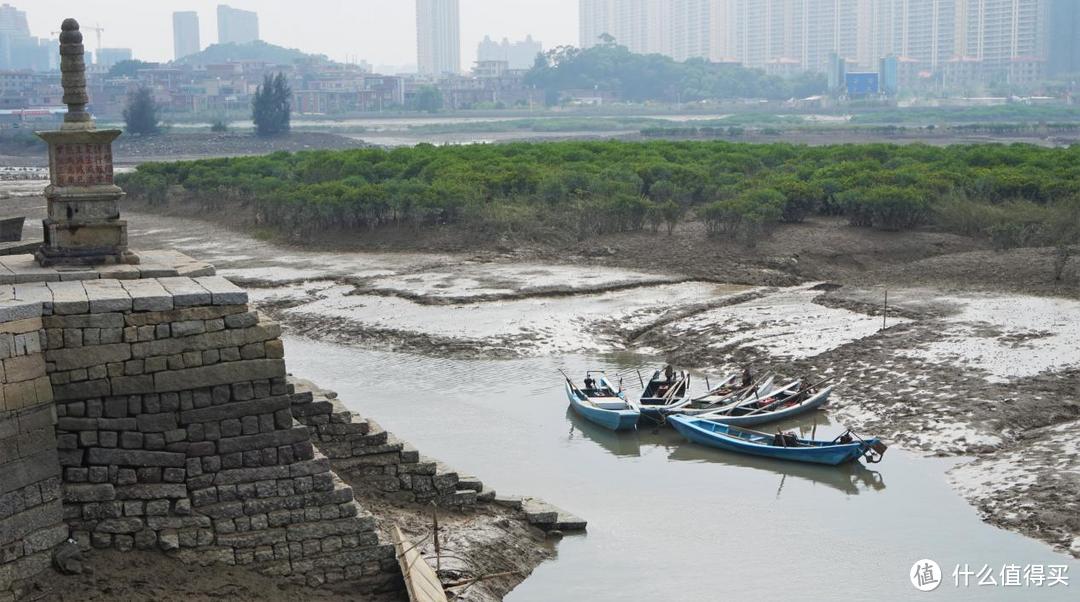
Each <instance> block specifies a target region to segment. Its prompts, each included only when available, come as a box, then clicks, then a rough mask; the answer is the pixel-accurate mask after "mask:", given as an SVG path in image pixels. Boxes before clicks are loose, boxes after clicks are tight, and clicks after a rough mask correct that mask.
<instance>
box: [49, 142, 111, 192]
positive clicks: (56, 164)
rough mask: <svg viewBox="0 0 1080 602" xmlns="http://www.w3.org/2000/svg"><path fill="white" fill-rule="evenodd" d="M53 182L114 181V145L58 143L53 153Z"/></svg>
mask: <svg viewBox="0 0 1080 602" xmlns="http://www.w3.org/2000/svg"><path fill="white" fill-rule="evenodd" d="M53 169H54V171H55V173H54V174H53V184H55V185H56V186H94V185H98V184H112V183H113V163H112V145H110V144H100V143H81V142H80V143H73V142H69V143H63V144H57V145H56V147H55V150H54V153H53Z"/></svg>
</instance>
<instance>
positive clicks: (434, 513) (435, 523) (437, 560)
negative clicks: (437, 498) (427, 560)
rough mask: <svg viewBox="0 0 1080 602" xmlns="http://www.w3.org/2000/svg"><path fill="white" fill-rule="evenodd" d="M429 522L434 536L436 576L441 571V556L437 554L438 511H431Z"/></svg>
mask: <svg viewBox="0 0 1080 602" xmlns="http://www.w3.org/2000/svg"><path fill="white" fill-rule="evenodd" d="M431 522H432V524H433V526H432V528H431V532H432V533H433V534H434V535H435V574H438V573H439V571H441V570H442V555H440V554H439V511H438V510H437V509H432V511H431Z"/></svg>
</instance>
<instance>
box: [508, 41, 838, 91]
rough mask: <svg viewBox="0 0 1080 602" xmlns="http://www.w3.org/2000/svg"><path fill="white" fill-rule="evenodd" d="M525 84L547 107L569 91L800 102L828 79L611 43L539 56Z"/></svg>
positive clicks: (825, 83)
mask: <svg viewBox="0 0 1080 602" xmlns="http://www.w3.org/2000/svg"><path fill="white" fill-rule="evenodd" d="M525 83H526V84H528V85H532V86H536V87H537V88H540V89H542V90H544V91H545V97H546V98H547V99H548V102H549V104H555V103H556V102H557V101H558V99H559V98H560V95H561V93H563V92H564V91H567V90H597V91H603V92H610V93H613V94H615V95H616V96H618V97H619V99H621V100H627V101H632V102H644V101H650V100H651V101H665V102H691V101H696V100H708V99H730V98H767V99H773V100H777V99H779V100H783V99H788V98H792V97H798V98H802V97H806V96H811V95H814V94H821V93H823V92H825V90H826V87H827V82H826V78H825V76H823V75H819V74H801V75H797V76H794V77H790V78H782V77H776V76H771V75H766V74H765V73H764V72H763V71H760V70H757V69H747V68H745V67H742V66H741V65H735V64H728V63H711V62H709V61H707V60H705V59H689V60H687V61H685V62H678V61H675V60H674V59H672V58H671V57H668V56H664V55H661V54H634V53H632V52H630V50H628V49H627V48H626V47H625V46H619V45H616V44H613V43H612V44H600V45H598V46H593V47H592V48H588V49H584V50H582V49H580V48H575V47H573V46H559V47H557V48H554V49H552V50H550V51H548V52H547V53H544V54H540V55H537V58H536V63H535V64H534V65H533V67H532V69H530V70H529V72H528V73H527V74H526V75H525Z"/></svg>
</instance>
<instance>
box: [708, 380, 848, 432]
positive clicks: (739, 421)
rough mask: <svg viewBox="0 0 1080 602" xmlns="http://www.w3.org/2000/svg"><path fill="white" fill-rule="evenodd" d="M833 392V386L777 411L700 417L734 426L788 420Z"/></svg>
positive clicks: (814, 406)
mask: <svg viewBox="0 0 1080 602" xmlns="http://www.w3.org/2000/svg"><path fill="white" fill-rule="evenodd" d="M831 392H832V388H831V387H830V388H827V389H823V390H822V391H820V392H818V393H817V394H816V395H814V396H812V397H810V398H809V399H807V400H806V401H804V402H803V403H800V404H798V405H795V406H792V407H790V408H784V409H781V410H776V411H775V412H761V413H758V414H750V415H746V416H712V415H709V414H703V415H699V416H698V418H700V419H702V420H709V421H711V422H720V423H723V424H730V425H733V426H754V425H757V424H768V423H770V422H776V421H778V420H786V419H788V418H794V417H796V416H801V415H802V414H806V413H807V412H813V411H814V410H816V409H818V408H820V407H821V406H823V405H825V404H826V403H828V402H829V393H831Z"/></svg>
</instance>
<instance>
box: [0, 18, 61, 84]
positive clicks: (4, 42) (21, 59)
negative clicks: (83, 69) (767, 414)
mask: <svg viewBox="0 0 1080 602" xmlns="http://www.w3.org/2000/svg"><path fill="white" fill-rule="evenodd" d="M51 49H52V47H51V45H50V44H49V43H48V42H47V41H46V40H39V39H38V38H35V37H33V36H31V35H30V27H29V25H28V24H27V22H26V13H25V12H24V11H21V10H18V9H16V8H15V7H14V6H11V5H9V4H3V5H0V69H37V70H44V69H48V68H49V63H50V60H49V59H50V50H51Z"/></svg>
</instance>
